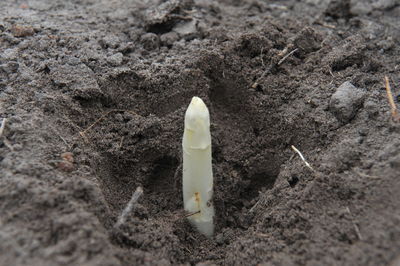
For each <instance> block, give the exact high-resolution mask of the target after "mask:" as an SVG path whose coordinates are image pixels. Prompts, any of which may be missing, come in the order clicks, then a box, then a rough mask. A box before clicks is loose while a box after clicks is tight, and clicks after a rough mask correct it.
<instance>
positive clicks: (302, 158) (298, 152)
mask: <svg viewBox="0 0 400 266" xmlns="http://www.w3.org/2000/svg"><path fill="white" fill-rule="evenodd" d="M292 150H294V151H295V152H297V154H298V155H299V156H300V158H301V160H302V161H303V162H304V163H305V165H306V166H307V167H308V168H309V169H311V170H312V171H315V170H314V168H312V166H311V165H310V164H309V163H308V162H307V161H306V159H305V158H304V156H303V154H302V153H301V152H300V151H299V150H298V149H297V148H296V147H295V146H293V145H292Z"/></svg>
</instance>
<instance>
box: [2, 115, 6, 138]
mask: <svg viewBox="0 0 400 266" xmlns="http://www.w3.org/2000/svg"><path fill="white" fill-rule="evenodd" d="M6 122H7V118H3V121H1V126H0V138H1V136H3V132H4V128H5V126H6Z"/></svg>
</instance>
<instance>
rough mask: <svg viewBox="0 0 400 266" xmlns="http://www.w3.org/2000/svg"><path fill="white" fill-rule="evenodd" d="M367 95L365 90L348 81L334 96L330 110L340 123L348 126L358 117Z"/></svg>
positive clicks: (330, 103)
mask: <svg viewBox="0 0 400 266" xmlns="http://www.w3.org/2000/svg"><path fill="white" fill-rule="evenodd" d="M365 95H366V93H365V91H364V90H362V89H359V88H356V87H355V86H354V85H353V84H351V83H350V82H349V81H346V82H345V83H343V84H342V85H340V87H339V88H337V90H336V92H335V93H334V94H333V95H332V97H331V100H330V102H329V109H330V110H331V112H332V113H333V114H334V115H335V116H336V118H337V119H338V120H339V121H340V122H342V123H344V124H346V123H348V122H349V121H350V120H351V119H353V118H354V116H355V115H356V113H357V110H358V109H359V108H360V106H361V105H362V104H363V102H364V99H365Z"/></svg>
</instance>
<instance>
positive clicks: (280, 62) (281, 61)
mask: <svg viewBox="0 0 400 266" xmlns="http://www.w3.org/2000/svg"><path fill="white" fill-rule="evenodd" d="M297 50H299V48H296V49H294V50H293V51H291V52H290V53H288V54H287V55H285V56H284V57H283V58H282V59H281V60H279V62H278V66H279V65H280V64H282V63H283V62H284V61H285V60H286V59H287V58H288V57H289V56H291V55H292V54H294V53H295V52H296V51H297Z"/></svg>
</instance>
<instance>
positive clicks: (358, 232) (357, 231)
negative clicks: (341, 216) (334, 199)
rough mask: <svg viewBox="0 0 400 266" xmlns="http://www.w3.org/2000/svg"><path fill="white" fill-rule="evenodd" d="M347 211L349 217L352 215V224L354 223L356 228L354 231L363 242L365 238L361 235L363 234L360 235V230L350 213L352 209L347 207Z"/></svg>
mask: <svg viewBox="0 0 400 266" xmlns="http://www.w3.org/2000/svg"><path fill="white" fill-rule="evenodd" d="M346 211H347V212H348V213H349V215H350V217H351V222H352V224H353V226H354V231H356V234H357V237H358V239H360V240H361V241H362V240H363V237H362V235H361V233H360V229H359V228H358V226H357V224H356V223H355V222H354V219H353V215H352V214H351V212H350V208H349V207H346Z"/></svg>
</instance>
